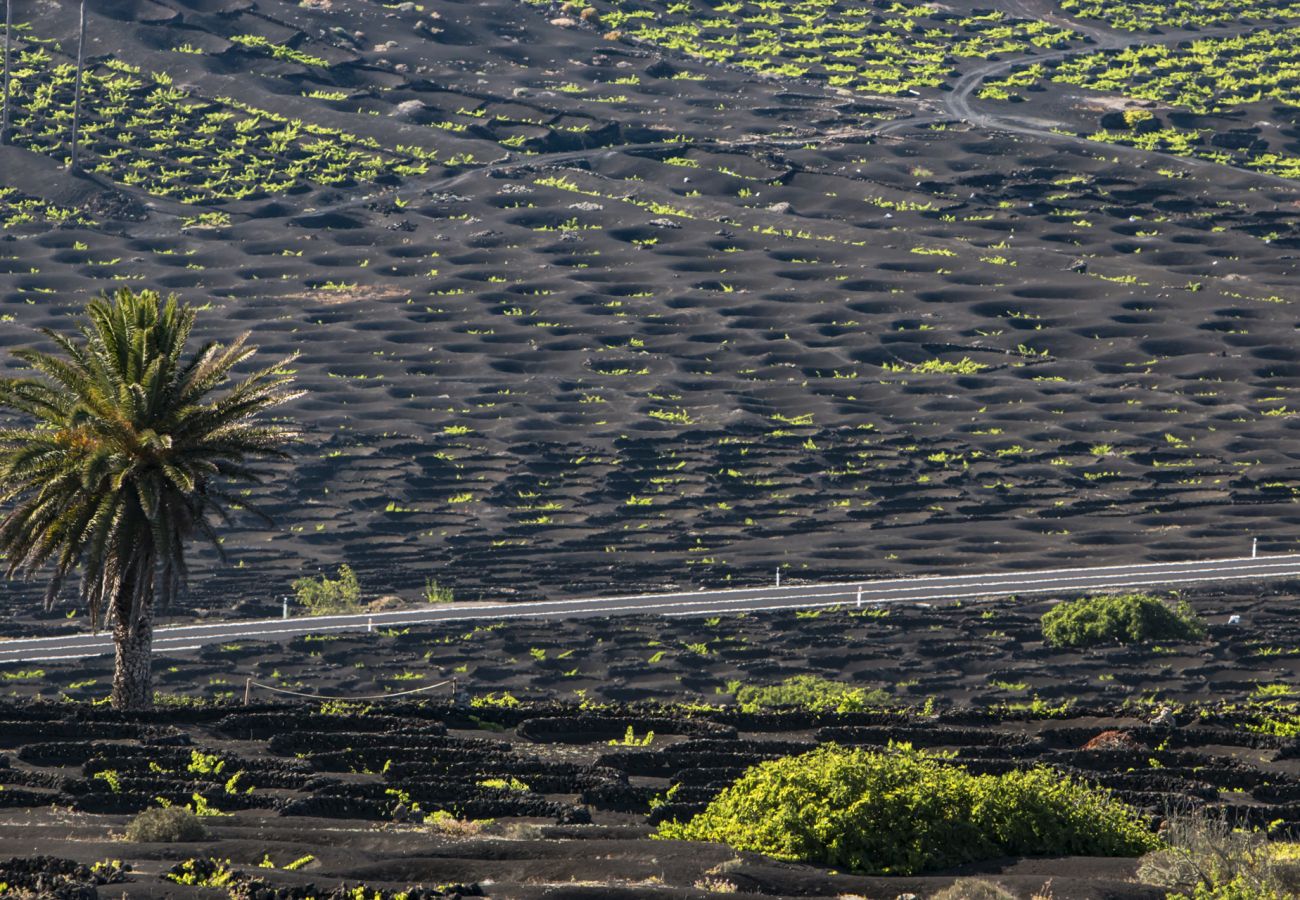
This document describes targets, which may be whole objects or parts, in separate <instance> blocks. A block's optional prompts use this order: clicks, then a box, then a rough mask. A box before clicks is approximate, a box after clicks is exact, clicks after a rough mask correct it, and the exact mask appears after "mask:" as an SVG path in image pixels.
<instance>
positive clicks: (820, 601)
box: [0, 554, 1300, 662]
mask: <svg viewBox="0 0 1300 900" xmlns="http://www.w3.org/2000/svg"><path fill="white" fill-rule="evenodd" d="M1153 568H1154V569H1162V570H1165V573H1166V574H1165V575H1164V576H1163V577H1156V578H1146V579H1143V580H1135V579H1133V578H1132V576H1131V575H1125V574H1123V573H1124V572H1128V571H1129V570H1132V569H1153ZM1171 569H1174V570H1180V569H1181V570H1186V571H1169V570H1171ZM1064 572H1083V573H1088V574H1085V575H1075V576H1073V577H1057V578H1048V577H1033V576H1042V575H1056V574H1060V573H1064ZM1229 572H1237V573H1245V574H1232V575H1229V574H1216V573H1229ZM1103 573H1104V574H1103ZM1143 574H1154V573H1143ZM1025 576H1029V577H1025ZM972 577H978V578H983V579H985V583H984V584H981V585H971V586H968V587H978V588H980V589H979V590H975V591H970V590H962V589H961V587H960V586H959V589H958V590H956V591H952V590H944V589H943V588H942V587H940V585H939V582H947V581H953V580H966V581H969V580H970V579H971V578H972ZM1261 577H1277V578H1283V577H1300V554H1291V555H1288V556H1281V557H1268V558H1252V557H1236V558H1233V559H1229V560H1217V561H1210V562H1205V563H1194V562H1182V563H1149V564H1139V565H1134V566H1107V567H1096V568H1091V569H1088V568H1075V569H1048V570H1041V571H1039V572H1026V573H1023V574H1022V575H1020V576H1017V575H1014V574H1013V573H998V574H994V575H982V576H952V577H948V576H926V577H925V579H924V580H925V581H927V582H929V583H927V584H924V585H918V584H916V582H917V581H920V580H921V579H895V580H892V581H891V582H844V583H841V584H833V585H808V586H801V587H797V588H786V589H783V590H782V591H781V592H780V593H779V594H778V595H777V596H774V597H768V596H765V595H767V594H771V593H773V591H772V589H770V588H769V589H761V588H760V589H754V588H748V589H746V588H735V589H729V590H727V591H702V592H699V593H698V594H695V595H690V594H649V595H633V596H630V597H624V598H609V599H607V600H605V602H620V601H623V602H626V601H627V600H640V599H655V600H658V601H660V602H657V603H635V604H632V605H627V606H606V607H601V608H599V609H595V608H592V607H590V606H587V604H590V603H592V602H595V601H593V600H558V601H550V602H546V603H519V604H508V603H507V604H495V605H492V606H479V607H476V608H474V609H470V610H466V611H464V612H460V613H457V612H453V611H452V610H450V609H440V610H430V611H427V612H425V613H424V614H423V615H418V614H417V617H415V618H406V619H400V618H388V619H385V620H384V621H383V622H381V623H380V624H381V625H384V626H387V627H396V626H402V625H405V626H410V625H426V624H434V623H438V622H472V621H482V620H499V619H515V618H551V617H557V616H566V615H575V614H578V615H587V614H595V615H600V616H603V615H610V614H615V613H626V612H640V613H644V614H648V615H649V614H656V615H664V616H670V617H671V616H694V615H709V614H721V613H729V612H737V611H744V612H765V611H773V610H781V609H807V608H813V607H825V606H837V605H842V604H844V603H846V602H847V601H848V599H849V598H850V597H854V596H856V593H857V587H858V585H859V584H862V585H863V586H864V587H865V586H866V585H868V584H870V585H879V584H885V583H897V584H906V585H908V586H907V587H904V588H901V589H894V590H893V591H889V590H886V589H883V588H879V587H877V588H874V589H871V590H864V591H863V595H864V597H865V596H866V595H868V594H870V595H873V597H874V599H871V600H870V601H869V602H870V603H872V604H875V605H879V604H883V603H906V602H919V601H923V600H955V599H964V598H982V597H1005V596H1011V595H1016V594H1041V593H1051V592H1055V591H1062V590H1071V591H1075V590H1104V589H1113V588H1124V587H1141V586H1148V585H1158V584H1192V583H1199V582H1206V581H1237V580H1247V579H1259V578H1261ZM1035 585H1051V586H1048V587H1035ZM838 586H844V587H846V588H847V589H846V590H842V591H836V590H829V591H828V590H826V588H833V587H838ZM998 586H1002V587H1001V588H1000V589H996V588H998ZM801 591H812V592H811V593H808V592H801ZM744 592H748V593H749V596H747V597H743V596H742V597H730V596H729V597H728V598H727V599H724V600H720V599H716V598H717V597H718V595H721V594H727V595H731V594H740V593H744ZM880 594H886V595H887V596H884V597H880V596H876V595H880ZM918 594H919V595H920V596H915V595H918ZM684 597H692V598H693V599H689V600H681V599H677V598H684ZM827 598H843V599H833V600H832V599H827ZM666 600H672V601H673V602H663V601H666ZM769 600H770V601H776V602H773V603H770V604H769V605H765V606H755V605H753V604H757V603H764V602H765V601H769ZM803 600H812V601H815V602H812V603H794V602H790V601H803ZM708 604H714V605H713V606H712V607H709V608H706V609H701V607H702V606H707V605H708ZM717 604H726V605H727V606H728V607H729V608H723V607H721V606H717ZM741 604H747V605H746V606H744V607H743V609H740V608H738V607H740V605H741ZM574 606H583V607H584V608H582V609H574V608H572V607H574ZM498 609H500V610H509V611H508V612H503V613H499V614H498V613H495V612H490V610H498ZM388 615H389V616H392V617H398V616H402V615H406V616H408V617H409V616H411V612H410V611H409V610H407V611H394V612H393V613H389V614H388ZM375 618H377V616H376V615H368V614H364V613H363V614H360V615H357V616H333V617H321V618H318V619H312V620H298V622H299V623H300V624H296V625H294V626H290V627H287V628H285V627H281V628H264V627H263V628H259V627H258V626H259V625H261V624H262V623H267V624H270V623H274V624H277V625H283V624H284V620H282V619H263V620H255V621H252V622H246V623H244V622H226V623H221V624H212V625H206V626H199V627H202V628H205V629H213V628H226V629H230V628H242V629H244V630H240V631H226V632H224V633H222V634H221V635H211V636H210V637H211V640H210V641H209V645H210V644H211V643H217V642H219V641H229V640H238V639H272V638H274V637H278V636H283V635H310V634H316V633H321V632H329V631H351V630H359V629H361V628H362V624H361V620H373V619H375ZM338 620H345V621H343V623H342V624H325V623H326V622H330V621H338ZM249 629H251V630H249ZM163 631H164V630H163V629H159V632H158V633H161V632H163ZM196 639H199V640H202V636H199V635H194V636H185V637H181V636H169V635H168V634H166V633H161V634H160V636H159V637H157V638H156V640H155V643H154V651H155V652H175V651H180V650H195V649H200V648H201V647H202V646H204V644H202V643H200V644H186V645H184V646H179V647H177V646H172V645H173V644H175V643H176V642H181V641H193V640H196ZM13 643H21V644H23V645H25V646H19V647H14V646H12V644H13ZM50 643H55V644H56V646H48V645H49V644H50ZM60 643H61V644H62V646H58V644H60ZM37 645H39V649H38V646H37ZM33 650H35V651H36V652H38V653H39V652H42V651H43V652H44V653H47V654H48V653H60V652H66V651H74V650H80V651H82V652H80V653H72V654H71V655H61V656H57V657H56V656H48V655H41V656H32V655H30V654H31V652H32V651H33ZM111 650H112V643H111V640H110V639H109V638H107V637H99V636H95V635H79V636H64V637H55V638H28V639H22V640H20V641H15V642H11V643H10V644H9V645H8V646H6V647H5V648H4V649H0V662H24V661H37V660H54V659H78V658H82V657H84V656H97V655H101V654H102V653H106V652H109V651H111Z"/></svg>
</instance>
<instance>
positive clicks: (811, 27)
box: [602, 0, 1076, 95]
mask: <svg viewBox="0 0 1300 900" xmlns="http://www.w3.org/2000/svg"><path fill="white" fill-rule="evenodd" d="M602 12H603V13H604V14H603V16H602V21H603V22H604V24H605V25H606V26H607V27H609V28H612V29H615V30H618V31H621V32H622V33H624V34H626V35H627V36H629V37H632V38H635V39H636V40H640V41H647V42H649V43H653V44H657V45H659V46H661V47H665V48H668V49H670V50H676V51H678V52H681V53H685V54H687V55H690V56H693V57H696V58H699V59H707V60H710V61H712V62H717V63H727V64H730V65H735V66H740V67H742V68H746V69H752V70H753V71H755V72H758V73H761V74H764V75H773V76H782V77H798V76H807V77H810V78H816V79H818V80H821V81H824V82H826V83H827V84H829V85H830V86H832V87H840V88H846V89H850V90H855V91H863V92H867V93H872V94H885V95H895V94H904V93H907V92H909V91H911V90H914V89H916V88H922V87H938V86H939V85H942V84H944V83H945V82H947V81H948V79H949V78H950V77H951V76H952V75H953V74H954V73H953V67H954V65H955V64H956V62H957V60H960V59H971V58H978V59H987V58H989V57H991V56H994V55H996V54H1000V53H1021V52H1025V51H1027V50H1033V49H1034V48H1059V47H1063V46H1065V45H1066V44H1068V43H1069V41H1070V40H1072V39H1073V38H1075V37H1076V35H1075V34H1074V33H1073V32H1071V31H1068V30H1065V29H1061V28H1057V27H1056V26H1053V25H1050V24H1048V23H1046V22H1041V21H1033V20H1028V19H1013V18H1011V17H1009V16H1007V15H1006V14H1005V13H1002V12H1000V11H997V10H986V11H983V12H979V13H976V14H973V15H968V16H963V15H959V14H957V13H954V12H949V11H946V10H945V9H941V8H938V7H937V6H936V5H935V4H927V3H917V2H901V0H900V2H894V3H892V4H890V5H888V7H887V8H876V7H873V6H868V5H855V4H842V3H837V2H835V0H730V2H711V0H681V2H672V3H665V2H655V0H614V3H613V9H612V10H610V11H608V12H604V11H602Z"/></svg>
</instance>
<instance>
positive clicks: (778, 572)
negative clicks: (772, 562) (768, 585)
mask: <svg viewBox="0 0 1300 900" xmlns="http://www.w3.org/2000/svg"><path fill="white" fill-rule="evenodd" d="M776 586H777V587H780V586H781V567H780V566H777V567H776Z"/></svg>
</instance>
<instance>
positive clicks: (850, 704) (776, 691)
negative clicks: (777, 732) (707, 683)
mask: <svg viewBox="0 0 1300 900" xmlns="http://www.w3.org/2000/svg"><path fill="white" fill-rule="evenodd" d="M727 687H728V689H729V690H728V692H729V693H731V694H734V695H735V697H736V705H737V706H739V707H740V709H741V711H742V712H759V711H761V710H765V709H778V708H781V707H788V708H796V709H806V710H808V711H809V712H866V711H867V710H869V709H878V708H879V707H881V706H888V705H890V704H891V702H892V701H893V697H892V696H891V695H890V694H889V693H888V692H886V691H882V690H880V689H879V688H873V689H868V688H861V687H854V686H853V685H851V684H844V683H843V682H839V681H831V680H829V679H826V678H820V677H818V676H816V675H795V676H793V677H791V678H787V679H786V680H785V681H782V682H781V683H780V684H759V685H748V684H740V683H739V682H732V683H731V684H729V685H727Z"/></svg>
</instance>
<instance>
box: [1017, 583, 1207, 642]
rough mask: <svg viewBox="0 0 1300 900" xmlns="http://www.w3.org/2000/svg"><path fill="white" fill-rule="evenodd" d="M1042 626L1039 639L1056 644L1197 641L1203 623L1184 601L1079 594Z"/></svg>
mask: <svg viewBox="0 0 1300 900" xmlns="http://www.w3.org/2000/svg"><path fill="white" fill-rule="evenodd" d="M1042 626H1043V638H1044V639H1045V640H1046V641H1047V643H1049V644H1051V645H1052V646H1054V647H1094V646H1096V645H1098V644H1140V643H1143V642H1146V641H1199V640H1201V639H1202V638H1204V637H1205V623H1204V622H1203V621H1202V620H1201V617H1200V616H1198V615H1197V614H1196V611H1195V610H1193V609H1192V608H1191V606H1189V605H1188V604H1187V602H1186V601H1180V602H1179V603H1178V604H1177V605H1176V606H1170V605H1169V604H1167V603H1165V602H1164V601H1163V600H1161V599H1160V598H1158V597H1153V596H1151V595H1150V594H1103V595H1100V596H1096V597H1081V598H1079V599H1078V600H1071V601H1069V602H1066V603H1062V604H1060V605H1058V606H1055V607H1053V608H1052V609H1050V610H1048V611H1047V612H1046V613H1045V614H1044V615H1043V619H1042Z"/></svg>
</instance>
